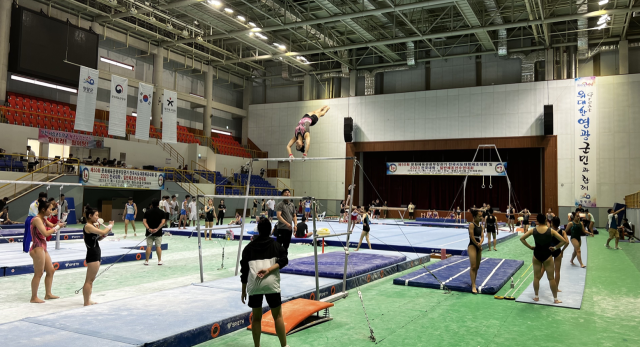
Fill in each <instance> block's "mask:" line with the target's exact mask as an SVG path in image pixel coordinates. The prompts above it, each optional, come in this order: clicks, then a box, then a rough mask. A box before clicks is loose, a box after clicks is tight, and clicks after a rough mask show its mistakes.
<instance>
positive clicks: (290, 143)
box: [287, 137, 296, 155]
mask: <svg viewBox="0 0 640 347" xmlns="http://www.w3.org/2000/svg"><path fill="white" fill-rule="evenodd" d="M294 143H296V138H295V137H294V138H292V139H291V140H289V143H287V152H289V155H293V153H291V146H293V144H294Z"/></svg>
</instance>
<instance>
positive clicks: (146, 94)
mask: <svg viewBox="0 0 640 347" xmlns="http://www.w3.org/2000/svg"><path fill="white" fill-rule="evenodd" d="M152 102H153V86H152V85H148V84H144V83H142V82H140V85H139V86H138V115H137V118H136V139H138V140H148V139H149V129H150V128H151V103H152Z"/></svg>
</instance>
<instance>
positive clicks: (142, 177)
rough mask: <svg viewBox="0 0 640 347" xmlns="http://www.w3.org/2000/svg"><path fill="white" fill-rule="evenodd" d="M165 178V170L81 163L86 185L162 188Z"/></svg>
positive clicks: (82, 176)
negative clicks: (131, 168) (133, 168)
mask: <svg viewBox="0 0 640 347" xmlns="http://www.w3.org/2000/svg"><path fill="white" fill-rule="evenodd" d="M164 179H165V174H164V172H158V171H146V170H129V169H119V168H113V167H102V166H86V165H80V183H82V185H84V186H90V187H103V188H132V189H150V190H162V189H164Z"/></svg>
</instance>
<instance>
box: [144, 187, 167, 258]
mask: <svg viewBox="0 0 640 347" xmlns="http://www.w3.org/2000/svg"><path fill="white" fill-rule="evenodd" d="M159 206H160V200H158V199H153V200H152V201H151V208H150V209H148V210H147V212H145V213H144V219H143V220H142V224H144V226H145V228H147V232H146V234H145V236H146V237H147V250H146V256H147V258H146V260H145V262H144V265H149V256H150V255H151V249H152V248H153V244H154V243H155V244H156V255H157V256H158V265H162V226H163V225H164V223H165V221H166V220H165V213H164V211H163V210H162V209H160V207H159Z"/></svg>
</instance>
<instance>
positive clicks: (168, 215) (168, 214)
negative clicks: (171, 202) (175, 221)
mask: <svg viewBox="0 0 640 347" xmlns="http://www.w3.org/2000/svg"><path fill="white" fill-rule="evenodd" d="M170 218H171V214H170V213H169V212H165V213H164V219H165V221H168V220H169V219H170Z"/></svg>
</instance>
